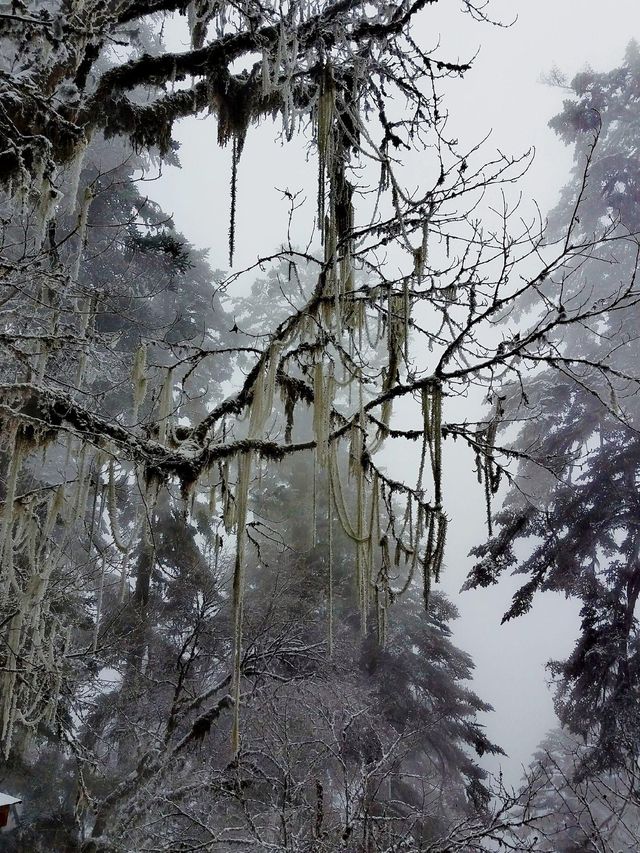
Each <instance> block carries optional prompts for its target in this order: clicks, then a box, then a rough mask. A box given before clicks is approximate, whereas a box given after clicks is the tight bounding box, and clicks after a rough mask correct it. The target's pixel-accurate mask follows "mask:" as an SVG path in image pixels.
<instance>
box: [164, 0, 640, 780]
mask: <svg viewBox="0 0 640 853" xmlns="http://www.w3.org/2000/svg"><path fill="white" fill-rule="evenodd" d="M454 6H455V4H453V5H452V6H451V8H447V7H446V6H445V5H441V4H437V5H436V6H435V7H434V8H433V9H431V8H430V9H429V10H428V15H426V16H424V24H423V26H422V28H418V31H419V33H420V36H421V38H423V39H424V41H425V44H433V45H435V44H436V43H438V42H439V43H440V44H441V45H442V47H443V50H444V52H445V53H446V54H447V56H448V58H449V59H451V60H452V61H458V60H459V61H466V60H468V59H469V58H471V57H475V58H474V60H473V67H472V69H471V70H470V71H468V72H467V73H466V74H465V76H464V78H463V79H456V80H449V81H446V82H445V83H444V84H443V89H444V91H445V94H446V100H445V106H446V109H447V110H448V113H449V121H448V125H447V130H448V132H449V133H450V134H451V135H452V136H456V137H457V138H458V139H459V140H460V142H461V144H462V146H463V147H464V146H465V144H466V145H467V146H468V147H469V148H471V147H473V146H474V145H476V144H477V143H478V142H480V141H481V140H483V139H485V137H486V141H485V142H484V145H483V146H482V149H481V153H482V156H485V157H491V156H493V155H494V154H495V151H496V149H497V150H500V151H502V152H504V153H508V154H512V155H520V154H523V153H525V152H526V151H528V150H529V149H533V150H534V153H535V156H534V158H533V161H532V164H531V166H530V168H529V169H528V171H527V172H526V174H525V175H524V177H523V178H522V179H521V181H520V182H519V183H518V185H517V188H516V189H515V190H514V192H517V193H518V194H520V193H521V194H522V196H523V209H524V211H526V213H527V215H531V214H532V213H533V212H534V210H535V207H534V205H533V202H535V203H536V204H537V205H538V206H539V209H540V211H541V212H542V215H543V216H545V215H546V213H547V212H548V211H549V210H551V209H552V208H553V206H554V205H555V204H556V203H557V201H558V197H559V193H560V189H561V188H562V187H563V186H564V185H565V184H566V183H567V181H568V178H569V170H570V168H571V164H572V153H571V151H570V149H568V148H567V147H566V146H565V145H564V144H563V143H562V142H561V141H560V140H559V139H558V138H557V136H556V135H555V134H554V133H553V131H551V130H550V129H549V128H548V126H547V124H548V122H549V120H550V119H551V118H552V117H553V116H554V115H556V113H557V112H558V111H559V110H560V109H561V107H562V102H563V99H564V98H566V97H567V93H566V91H565V90H563V88H562V87H561V86H558V85H552V84H550V83H548V82H545V80H546V79H547V78H548V77H549V75H550V73H551V72H552V71H553V70H554V69H557V70H558V71H559V72H560V73H561V74H564V75H565V77H566V79H567V81H570V80H571V79H572V78H573V76H574V75H575V74H576V73H578V72H579V71H582V70H584V69H586V68H591V69H593V70H594V71H606V70H608V69H610V68H612V67H614V66H615V65H616V63H618V62H619V61H620V60H621V58H622V56H623V54H624V50H625V47H626V45H627V44H628V42H629V40H630V39H631V38H633V37H634V36H636V37H640V14H639V12H638V7H637V4H636V3H635V2H633V0H619V2H615V3H613V4H603V3H600V2H596V0H587V2H584V3H581V4H580V12H579V14H576V6H575V4H573V3H570V2H567V0H565V2H554V0H540V2H536V3H531V2H528V0H493V1H492V2H491V4H490V5H489V6H488V8H487V14H488V15H490V17H491V19H492V21H495V24H492V23H487V22H478V21H475V20H472V19H471V18H470V16H466V17H464V18H462V17H461V16H460V15H459V13H458V9H457V8H454ZM434 22H437V23H434ZM168 33H169V38H170V40H171V42H170V43H172V44H173V45H174V46H175V47H176V49H177V48H178V47H179V46H180V45H182V46H183V47H184V46H185V44H186V40H185V39H184V24H183V22H181V21H174V23H173V25H172V28H170V29H169V30H168ZM278 130H279V128H277V127H276V128H275V129H274V126H273V125H272V124H271V123H270V122H269V121H268V120H267V121H265V122H264V123H263V124H262V125H261V127H260V128H258V129H257V131H256V132H254V133H252V134H250V135H249V137H248V139H247V143H246V148H245V151H244V153H243V159H242V162H241V166H240V174H239V189H238V210H239V220H238V242H237V251H236V259H235V266H234V268H237V269H241V268H242V267H243V266H249V265H251V264H252V263H254V262H255V261H256V259H257V258H258V257H260V256H266V255H269V254H270V253H271V252H273V251H274V250H275V249H276V248H277V247H279V246H280V244H281V243H282V241H283V235H284V234H285V233H286V228H287V224H286V223H287V214H288V207H287V204H286V201H285V200H284V199H283V196H282V192H281V191H282V190H283V189H289V190H290V191H292V192H297V191H301V192H303V193H304V191H305V190H306V188H308V187H309V186H313V182H314V180H315V168H316V167H315V164H314V163H313V162H312V161H309V160H308V157H307V151H306V148H305V147H302V146H300V145H293V146H292V145H291V144H286V145H283V144H281V142H279V141H278V139H277V132H278ZM215 133H216V130H215V122H214V120H212V119H207V118H203V119H197V120H194V119H190V120H186V121H183V122H182V123H181V124H180V125H179V126H178V129H177V134H176V136H177V138H178V139H179V141H180V153H179V156H180V161H181V164H182V165H181V169H180V170H177V169H172V168H171V167H167V166H165V167H163V170H162V175H161V177H160V179H159V180H157V181H156V182H154V183H153V185H152V186H151V187H150V191H151V192H152V193H153V195H154V196H155V197H157V198H158V199H159V200H160V201H161V202H162V204H163V205H164V207H165V208H166V209H167V210H168V211H170V212H172V213H173V214H174V216H175V220H176V222H177V223H178V225H179V227H180V228H181V229H182V230H183V231H184V233H185V234H186V235H187V236H188V238H189V239H190V240H192V241H193V242H194V243H195V245H197V246H199V247H202V248H206V249H207V250H208V251H209V258H210V260H211V262H212V264H213V266H214V267H220V268H222V269H226V267H227V240H226V234H227V224H228V217H229V206H228V198H229V178H230V152H229V151H228V150H220V149H218V148H217V146H216V142H215ZM417 167H418V164H416V168H417ZM417 178H418V176H416V179H417ZM313 214H314V199H313V198H307V203H306V206H305V207H303V209H302V210H301V211H300V213H299V214H298V216H297V220H296V225H295V230H294V238H295V239H297V242H298V243H299V245H301V246H302V245H305V244H306V243H307V242H308V239H309V236H310V233H311V227H312V218H313ZM294 241H295V240H294ZM238 286H239V287H241V288H242V287H247V284H246V283H244V284H239V285H238ZM472 405H474V406H477V407H478V409H477V410H476V412H477V413H476V414H475V417H479V416H480V414H479V413H480V412H481V411H482V409H481V402H480V400H476V401H474V402H473V403H472ZM459 408H460V406H459ZM463 410H464V415H466V416H467V417H469V418H470V419H473V417H474V414H473V413H470V412H469V409H468V404H467V403H464V404H462V407H461V408H460V411H461V412H462V411H463ZM464 415H461V416H464ZM446 460H447V464H446V470H447V482H446V484H445V503H446V510H447V513H448V515H449V517H450V519H451V537H450V540H449V545H448V549H447V555H446V571H445V572H444V575H443V578H442V587H443V589H445V590H446V591H447V593H449V594H450V595H451V597H452V599H453V601H454V602H455V603H456V605H457V607H459V609H460V614H461V616H460V619H459V621H458V622H457V623H456V625H455V640H456V642H457V643H458V644H459V645H460V646H461V647H462V648H464V649H466V650H468V651H469V652H470V653H471V655H472V656H473V660H474V662H475V666H476V670H475V682H474V687H475V689H476V690H477V691H478V693H479V694H480V695H481V697H483V698H485V699H486V700H487V701H489V702H490V703H491V704H492V705H493V706H494V709H495V710H494V712H493V713H490V714H486V715H484V719H483V722H484V723H485V725H486V727H487V732H488V734H489V735H490V737H491V738H493V739H494V740H495V741H496V742H498V743H499V744H500V745H501V746H502V747H503V748H504V750H505V752H506V753H507V754H508V759H506V760H505V759H498V758H495V757H491V756H489V757H487V758H486V759H485V763H486V766H487V767H489V768H490V769H491V770H492V772H497V771H498V769H501V770H502V772H503V774H504V777H505V779H507V780H508V781H509V782H510V783H512V784H516V783H517V782H518V781H519V779H520V776H521V772H522V768H523V766H524V765H526V764H527V763H528V761H529V759H530V757H531V754H532V752H533V750H534V749H535V747H536V745H537V744H538V743H539V742H540V740H541V739H542V737H543V736H544V734H545V733H546V732H547V730H549V729H551V728H552V727H553V725H554V724H555V723H556V721H557V718H556V716H555V713H554V709H553V692H552V690H550V689H549V684H550V682H549V678H550V676H549V675H548V673H547V671H546V668H545V665H546V663H547V661H549V660H550V659H553V658H562V657H563V656H565V655H566V654H568V653H569V651H570V650H571V647H572V644H573V638H574V637H575V634H576V628H577V625H578V612H579V604H578V603H576V602H573V601H571V600H567V599H565V598H564V596H561V595H557V594H553V593H543V594H542V595H540V596H539V597H540V599H541V600H540V601H539V602H538V606H536V607H535V608H534V610H533V611H532V612H531V613H530V614H528V615H527V616H525V617H522V618H521V619H519V620H516V621H513V622H510V623H507V624H505V625H502V626H501V625H500V619H501V617H502V614H503V612H504V611H505V610H506V609H507V606H508V604H509V602H510V599H511V596H512V594H513V593H514V592H515V591H516V589H517V588H518V586H519V580H518V578H514V579H513V581H510V582H509V581H507V580H506V579H505V580H504V581H503V582H502V584H501V585H500V586H499V587H497V588H491V589H488V590H475V591H473V592H466V593H462V594H460V593H459V589H460V586H461V585H462V583H463V581H464V579H465V577H466V575H467V572H468V570H469V568H470V565H471V561H472V558H470V557H469V550H470V549H471V548H472V547H473V546H474V545H476V544H478V543H479V542H480V541H482V539H483V537H485V536H486V520H485V507H484V501H483V496H482V490H481V487H479V486H478V485H477V483H476V482H475V476H474V475H473V473H472V464H473V459H472V454H471V453H470V452H466V451H465V450H464V448H462V447H460V446H454V447H453V448H448V452H447V453H446ZM385 461H386V463H387V465H389V466H391V467H395V466H398V465H399V466H401V467H407V468H409V467H410V466H415V464H416V458H415V452H414V451H413V450H412V449H410V448H408V449H407V455H406V457H399V458H392V459H386V460H385ZM506 673H508V675H505V674H506Z"/></svg>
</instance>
